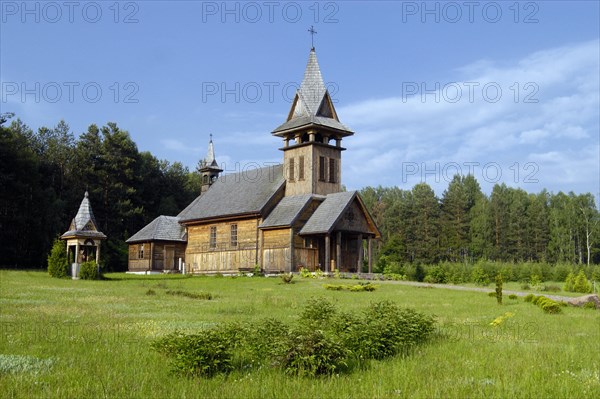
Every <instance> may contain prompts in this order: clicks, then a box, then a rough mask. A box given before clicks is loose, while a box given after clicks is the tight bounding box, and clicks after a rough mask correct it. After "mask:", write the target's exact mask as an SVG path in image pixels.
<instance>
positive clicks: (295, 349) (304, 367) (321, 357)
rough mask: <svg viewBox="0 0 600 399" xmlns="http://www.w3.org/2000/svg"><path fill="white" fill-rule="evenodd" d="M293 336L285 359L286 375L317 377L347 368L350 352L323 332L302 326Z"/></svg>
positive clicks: (293, 332)
mask: <svg viewBox="0 0 600 399" xmlns="http://www.w3.org/2000/svg"><path fill="white" fill-rule="evenodd" d="M291 336H292V337H293V339H291V340H289V344H288V345H287V347H286V350H285V355H284V358H283V367H284V370H285V371H286V373H289V374H297V375H301V376H307V377H315V376H318V375H323V374H334V373H336V372H339V371H340V370H341V369H343V368H345V367H346V358H347V355H348V350H347V349H346V347H345V346H344V345H342V343H341V342H339V341H338V340H336V339H335V338H334V337H332V336H329V335H326V334H325V333H324V332H323V331H322V330H319V329H313V328H309V327H306V326H301V327H300V328H299V329H296V330H294V331H292V332H291Z"/></svg>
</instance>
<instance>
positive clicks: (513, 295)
mask: <svg viewBox="0 0 600 399" xmlns="http://www.w3.org/2000/svg"><path fill="white" fill-rule="evenodd" d="M508 299H519V297H518V296H517V295H515V294H510V295H509V296H508Z"/></svg>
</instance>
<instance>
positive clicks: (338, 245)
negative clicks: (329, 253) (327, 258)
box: [335, 231, 342, 270]
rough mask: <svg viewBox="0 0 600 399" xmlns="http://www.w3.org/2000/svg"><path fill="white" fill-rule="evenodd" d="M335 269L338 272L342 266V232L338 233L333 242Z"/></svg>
mask: <svg viewBox="0 0 600 399" xmlns="http://www.w3.org/2000/svg"><path fill="white" fill-rule="evenodd" d="M335 241H336V242H335V244H336V245H335V267H336V268H337V269H338V270H340V267H341V266H342V232H341V231H338V232H337V236H336V240H335Z"/></svg>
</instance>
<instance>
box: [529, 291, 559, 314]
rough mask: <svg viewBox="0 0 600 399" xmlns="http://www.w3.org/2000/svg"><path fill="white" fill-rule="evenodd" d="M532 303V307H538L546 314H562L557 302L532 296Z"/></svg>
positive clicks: (543, 297)
mask: <svg viewBox="0 0 600 399" xmlns="http://www.w3.org/2000/svg"><path fill="white" fill-rule="evenodd" d="M528 296H529V295H528ZM526 299H527V297H526ZM532 302H533V304H534V305H537V306H539V307H540V308H541V309H542V310H543V311H544V312H546V313H552V314H556V313H560V312H562V309H561V308H560V307H561V305H560V304H559V303H558V302H556V301H554V300H552V299H550V298H547V297H545V296H534V297H533V301H532Z"/></svg>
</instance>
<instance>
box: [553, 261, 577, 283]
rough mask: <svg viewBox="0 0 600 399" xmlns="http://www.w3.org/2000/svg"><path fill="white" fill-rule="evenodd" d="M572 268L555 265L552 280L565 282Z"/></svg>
mask: <svg viewBox="0 0 600 399" xmlns="http://www.w3.org/2000/svg"><path fill="white" fill-rule="evenodd" d="M572 270H573V267H572V266H571V265H567V264H564V263H560V264H557V265H556V266H554V273H553V275H552V279H553V280H554V281H565V280H566V279H567V276H568V275H569V273H571V272H572Z"/></svg>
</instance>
